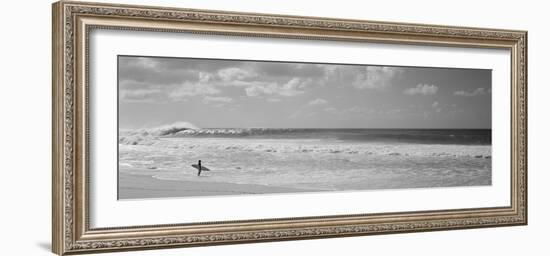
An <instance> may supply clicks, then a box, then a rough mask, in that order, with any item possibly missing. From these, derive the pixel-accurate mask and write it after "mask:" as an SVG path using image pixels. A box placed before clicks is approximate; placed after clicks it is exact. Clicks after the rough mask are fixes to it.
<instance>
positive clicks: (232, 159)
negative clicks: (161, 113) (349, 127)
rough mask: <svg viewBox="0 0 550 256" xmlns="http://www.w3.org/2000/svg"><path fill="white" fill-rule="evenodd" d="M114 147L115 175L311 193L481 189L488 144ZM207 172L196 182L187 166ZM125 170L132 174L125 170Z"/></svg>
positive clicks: (196, 142)
mask: <svg viewBox="0 0 550 256" xmlns="http://www.w3.org/2000/svg"><path fill="white" fill-rule="evenodd" d="M142 138H145V139H142V140H141V141H140V142H139V143H137V144H135V145H132V144H131V143H128V144H125V143H122V142H121V145H120V147H119V150H120V154H119V155H120V161H119V164H120V168H121V171H129V172H138V173H139V172H143V171H140V170H146V171H147V173H148V174H150V175H153V176H154V177H155V178H158V179H170V180H194V181H217V182H230V183H243V184H260V185H273V186H283V187H294V188H302V189H304V188H305V189H307V188H315V189H329V190H338V189H354V188H356V189H361V188H391V187H423V186H424V187H426V186H427V187H430V186H451V185H488V184H490V182H491V159H490V157H491V146H490V145H442V144H386V143H364V142H361V143H350V142H340V141H327V140H316V139H301V140H295V139H250V138H179V137H158V136H151V135H147V136H144V137H143V136H142ZM199 159H200V160H202V161H203V164H204V165H205V166H207V167H209V168H210V169H211V170H212V171H211V172H208V173H206V174H203V175H204V177H201V178H202V179H197V178H196V173H195V171H196V170H195V169H193V168H191V167H190V165H191V164H193V163H196V162H197V161H198V160H199ZM125 165H131V166H133V167H134V168H128V167H127V166H125Z"/></svg>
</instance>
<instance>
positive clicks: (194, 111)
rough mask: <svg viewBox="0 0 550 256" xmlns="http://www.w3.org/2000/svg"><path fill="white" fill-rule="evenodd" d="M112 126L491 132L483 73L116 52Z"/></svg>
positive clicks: (488, 87) (487, 86)
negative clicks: (116, 110) (115, 100)
mask: <svg viewBox="0 0 550 256" xmlns="http://www.w3.org/2000/svg"><path fill="white" fill-rule="evenodd" d="M118 98H119V127H120V128H126V129H135V128H146V127H154V126H159V125H165V124H171V123H176V122H189V123H192V124H194V125H195V126H197V127H201V128H240V127H268V128H403V129H407V128H424V129H438V128H439V129H461V128H483V129H490V128H491V70H486V69H485V70H483V69H453V68H433V67H396V66H374V65H368V63H366V64H365V65H346V64H328V63H297V62H268V61H252V60H217V59H191V58H166V57H142V56H141V57H140V56H119V57H118Z"/></svg>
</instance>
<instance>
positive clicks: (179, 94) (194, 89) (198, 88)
mask: <svg viewBox="0 0 550 256" xmlns="http://www.w3.org/2000/svg"><path fill="white" fill-rule="evenodd" d="M218 93H220V90H219V89H217V88H214V87H213V86H212V85H210V84H208V83H189V82H186V83H183V84H181V85H180V86H178V87H177V88H175V89H174V90H172V91H171V92H170V93H169V94H168V96H169V97H170V98H171V99H173V100H180V99H182V98H185V97H191V96H197V95H211V94H218Z"/></svg>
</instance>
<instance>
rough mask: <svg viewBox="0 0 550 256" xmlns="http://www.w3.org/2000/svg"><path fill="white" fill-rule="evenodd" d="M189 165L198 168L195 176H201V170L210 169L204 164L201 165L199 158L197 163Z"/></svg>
mask: <svg viewBox="0 0 550 256" xmlns="http://www.w3.org/2000/svg"><path fill="white" fill-rule="evenodd" d="M191 166H192V167H193V168H195V169H197V170H198V172H197V176H201V172H203V171H210V169H208V168H206V167H205V166H202V161H201V160H199V164H192V165H191Z"/></svg>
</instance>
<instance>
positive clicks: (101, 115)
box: [52, 1, 527, 255]
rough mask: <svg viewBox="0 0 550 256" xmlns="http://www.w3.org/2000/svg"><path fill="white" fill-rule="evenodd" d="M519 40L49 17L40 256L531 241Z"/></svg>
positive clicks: (374, 26)
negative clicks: (48, 229) (448, 234)
mask: <svg viewBox="0 0 550 256" xmlns="http://www.w3.org/2000/svg"><path fill="white" fill-rule="evenodd" d="M526 58H527V32H525V31H512V30H502V29H484V28H464V27H449V26H436V25H424V24H406V23H389V22H374V21H361V20H346V19H328V18H318V17H297V16H281V15H273V14H255V13H235V12H219V11H209V10H191V9H176V8H163V7H149V6H129V5H113V4H97V3H85V2H67V1H61V2H57V3H55V4H54V5H53V184H52V188H53V221H52V222H53V242H52V245H53V251H54V252H55V253H57V254H60V255H63V254H74V253H86V252H102V251H115V250H135V249H152V248H167V247H184V246H203V245H217V244H229V243H245V242H261V241H279V240H294V239H312V238H327V237H337V236H356V235H374V234H388V233H398V232H418V231H436V230H450V229H464V228H482V227H496V226H510V225H526V224H527V162H526V159H527V61H526Z"/></svg>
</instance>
